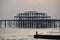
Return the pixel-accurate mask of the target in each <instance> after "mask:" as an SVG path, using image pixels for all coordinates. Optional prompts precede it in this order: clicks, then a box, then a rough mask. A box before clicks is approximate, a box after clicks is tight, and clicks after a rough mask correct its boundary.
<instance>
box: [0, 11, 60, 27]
mask: <svg viewBox="0 0 60 40" xmlns="http://www.w3.org/2000/svg"><path fill="white" fill-rule="evenodd" d="M0 27H5V28H7V27H9V28H10V27H15V28H60V20H59V19H51V16H47V14H46V13H38V12H36V11H26V12H25V13H19V14H18V15H17V16H14V20H0Z"/></svg>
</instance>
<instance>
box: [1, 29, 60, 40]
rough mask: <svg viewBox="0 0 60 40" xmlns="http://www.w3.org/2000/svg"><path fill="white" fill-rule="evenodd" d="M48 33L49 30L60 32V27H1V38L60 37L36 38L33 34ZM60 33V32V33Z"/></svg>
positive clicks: (23, 39) (16, 39) (2, 39)
mask: <svg viewBox="0 0 60 40" xmlns="http://www.w3.org/2000/svg"><path fill="white" fill-rule="evenodd" d="M36 31H38V34H47V33H48V32H51V31H53V32H60V28H57V29H56V28H55V29H54V28H51V29H50V28H47V29H27V28H25V29H24V28H22V29H21V28H0V40H59V39H34V38H33V35H34V34H35V32H36ZM58 34H60V33H58Z"/></svg>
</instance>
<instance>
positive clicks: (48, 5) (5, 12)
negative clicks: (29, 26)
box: [0, 0, 60, 19]
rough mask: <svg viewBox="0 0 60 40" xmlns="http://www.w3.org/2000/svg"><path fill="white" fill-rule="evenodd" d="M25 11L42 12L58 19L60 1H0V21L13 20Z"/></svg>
mask: <svg viewBox="0 0 60 40" xmlns="http://www.w3.org/2000/svg"><path fill="white" fill-rule="evenodd" d="M25 11H38V12H43V13H47V15H49V16H51V17H52V18H57V19H60V0H0V19H13V17H14V16H15V15H16V14H18V13H20V12H25Z"/></svg>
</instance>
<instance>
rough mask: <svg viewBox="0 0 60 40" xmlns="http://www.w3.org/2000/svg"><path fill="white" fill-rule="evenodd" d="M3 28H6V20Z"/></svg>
mask: <svg viewBox="0 0 60 40" xmlns="http://www.w3.org/2000/svg"><path fill="white" fill-rule="evenodd" d="M5 28H6V20H5Z"/></svg>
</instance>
